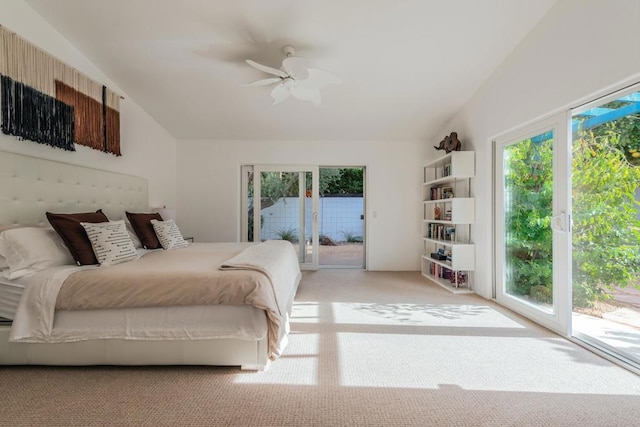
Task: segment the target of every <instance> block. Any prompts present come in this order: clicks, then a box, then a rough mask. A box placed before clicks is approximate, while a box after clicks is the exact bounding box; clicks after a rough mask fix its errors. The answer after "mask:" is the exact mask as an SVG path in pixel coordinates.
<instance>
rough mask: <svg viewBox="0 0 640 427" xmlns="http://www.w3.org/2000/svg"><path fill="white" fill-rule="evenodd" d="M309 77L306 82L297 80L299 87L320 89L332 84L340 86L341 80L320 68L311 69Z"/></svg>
mask: <svg viewBox="0 0 640 427" xmlns="http://www.w3.org/2000/svg"><path fill="white" fill-rule="evenodd" d="M308 71H309V77H307V78H306V79H304V80H297V83H298V86H299V87H304V88H306V89H320V88H323V87H325V86H327V85H331V84H340V83H342V80H340V79H339V78H338V77H337V76H335V75H334V74H331V73H330V72H328V71H324V70H320V69H318V68H309V69H308Z"/></svg>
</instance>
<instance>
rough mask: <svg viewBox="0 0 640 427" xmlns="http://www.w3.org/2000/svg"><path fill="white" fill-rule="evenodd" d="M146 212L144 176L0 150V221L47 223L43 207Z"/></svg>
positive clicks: (115, 214)
mask: <svg viewBox="0 0 640 427" xmlns="http://www.w3.org/2000/svg"><path fill="white" fill-rule="evenodd" d="M97 209H102V210H103V212H104V213H105V214H106V215H107V217H108V218H109V219H110V220H119V219H124V218H125V214H124V211H125V210H127V211H131V212H148V211H149V197H148V190H147V180H146V179H144V178H140V177H137V176H132V175H125V174H120V173H115V172H107V171H102V170H99V169H92V168H87V167H83V166H75V165H70V164H67V163H60V162H55V161H51V160H44V159H38V158H36V157H29V156H23V155H21V154H14V153H7V152H4V151H0V224H16V225H35V224H39V225H48V224H49V222H48V221H47V218H46V215H45V212H47V211H49V212H55V213H72V212H91V211H96V210H97Z"/></svg>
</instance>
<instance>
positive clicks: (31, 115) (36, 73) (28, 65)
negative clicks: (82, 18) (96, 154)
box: [0, 26, 121, 156]
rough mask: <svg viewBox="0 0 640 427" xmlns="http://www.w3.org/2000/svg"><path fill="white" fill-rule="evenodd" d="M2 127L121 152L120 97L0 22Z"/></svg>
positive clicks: (48, 140)
mask: <svg viewBox="0 0 640 427" xmlns="http://www.w3.org/2000/svg"><path fill="white" fill-rule="evenodd" d="M0 76H1V80H2V82H1V83H2V87H1V89H2V90H1V93H0V104H1V105H0V107H1V114H0V117H1V119H2V124H1V129H2V132H3V133H5V134H7V135H14V136H17V137H18V138H20V139H26V140H30V141H35V142H38V143H40V144H47V145H51V146H54V147H59V148H62V149H64V150H69V151H75V148H74V143H76V144H80V145H85V146H87V147H91V148H94V149H96V150H101V151H104V152H108V153H112V154H115V155H116V156H120V155H121V153H120V96H119V95H118V94H116V93H114V92H113V91H111V90H109V89H107V87H106V86H103V85H101V84H99V83H97V82H95V81H93V80H91V79H90V78H89V77H87V76H85V75H84V74H82V73H80V72H79V71H77V70H75V69H74V68H72V67H70V66H68V65H66V64H64V63H63V62H61V61H60V60H58V59H57V58H55V57H53V56H51V55H49V54H48V53H46V52H45V51H43V50H41V49H39V48H37V47H36V46H34V45H32V44H31V43H29V42H28V41H26V40H24V39H23V38H21V37H20V36H18V35H16V34H15V33H13V32H11V31H9V30H8V29H6V28H4V27H2V26H0Z"/></svg>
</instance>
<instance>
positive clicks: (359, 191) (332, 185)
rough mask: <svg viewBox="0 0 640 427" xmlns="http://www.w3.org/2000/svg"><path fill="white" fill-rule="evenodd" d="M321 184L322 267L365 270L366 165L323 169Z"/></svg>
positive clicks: (319, 224) (319, 221)
mask: <svg viewBox="0 0 640 427" xmlns="http://www.w3.org/2000/svg"><path fill="white" fill-rule="evenodd" d="M319 185H320V187H319V195H320V200H319V205H318V207H319V210H318V229H319V233H320V234H319V243H320V246H319V247H318V255H319V266H320V267H321V268H360V269H363V268H365V235H366V233H365V218H366V215H365V196H364V195H365V191H364V189H365V168H364V166H354V167H343V166H339V167H338V166H321V167H320V171H319Z"/></svg>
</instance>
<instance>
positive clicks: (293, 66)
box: [282, 56, 309, 80]
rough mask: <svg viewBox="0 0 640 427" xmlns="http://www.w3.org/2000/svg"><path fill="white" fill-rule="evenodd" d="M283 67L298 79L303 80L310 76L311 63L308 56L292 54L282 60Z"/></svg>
mask: <svg viewBox="0 0 640 427" xmlns="http://www.w3.org/2000/svg"><path fill="white" fill-rule="evenodd" d="M282 69H283V70H285V71H286V72H287V74H289V75H290V76H293V77H295V79H296V80H302V79H306V78H307V77H309V71H308V69H309V65H308V62H307V59H306V58H302V57H300V56H290V57H288V58H285V60H284V61H282Z"/></svg>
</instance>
